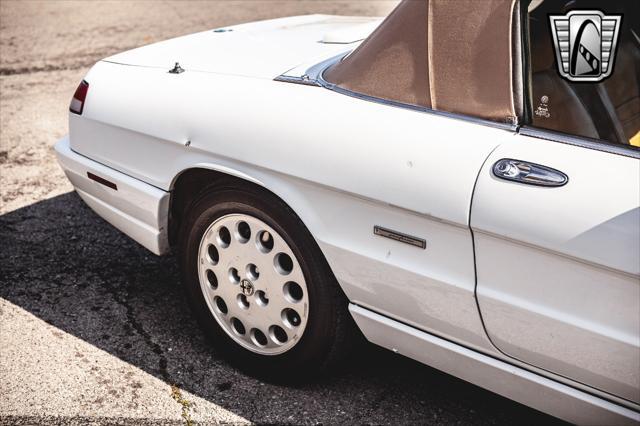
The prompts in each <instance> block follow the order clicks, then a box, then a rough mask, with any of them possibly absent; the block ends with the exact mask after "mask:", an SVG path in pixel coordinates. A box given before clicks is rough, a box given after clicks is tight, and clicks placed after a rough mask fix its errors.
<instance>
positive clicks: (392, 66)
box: [324, 0, 521, 123]
mask: <svg viewBox="0 0 640 426" xmlns="http://www.w3.org/2000/svg"><path fill="white" fill-rule="evenodd" d="M514 5H515V2H514V1H512V0H485V1H481V2H479V1H476V0H457V1H448V0H405V1H403V2H402V3H400V4H399V5H398V7H396V9H395V10H394V11H393V12H392V13H391V14H390V15H389V16H388V17H387V19H386V20H385V21H384V22H383V23H382V24H380V26H379V27H378V28H377V29H376V31H374V32H373V33H372V34H371V35H370V36H369V37H368V38H367V39H366V40H365V41H364V42H362V44H361V45H360V46H359V47H358V48H357V49H356V50H355V51H353V52H352V53H351V54H350V55H348V56H346V57H345V58H343V60H342V61H340V62H338V63H336V64H334V65H333V66H332V67H330V68H329V69H328V70H327V71H326V72H325V73H324V78H325V79H326V80H327V81H329V82H331V83H333V84H336V85H337V86H339V87H341V88H343V89H347V90H350V91H353V92H357V93H360V94H364V95H368V96H372V97H376V98H381V99H386V100H391V101H395V102H401V103H404V104H410V105H417V106H422V107H426V108H431V109H437V110H441V111H448V112H453V113H459V114H465V115H471V116H475V117H480V118H483V119H488V120H493V121H499V122H508V123H513V122H515V117H516V116H518V115H519V113H520V106H519V105H518V104H519V103H520V102H519V101H518V99H521V96H518V95H517V94H514V92H515V91H519V90H520V84H519V80H517V81H516V80H514V79H518V78H520V77H519V76H520V71H519V70H516V71H514V68H515V66H519V64H516V65H515V66H514V64H513V63H512V57H514V56H515V57H516V58H518V60H519V52H518V53H516V54H515V55H514V54H512V51H513V50H514V49H515V47H513V46H519V40H517V41H518V43H513V40H512V34H516V35H517V34H519V32H518V31H513V32H512V22H514V25H516V23H517V19H515V18H514V17H515V15H514V13H515V12H514ZM514 87H515V88H517V89H514Z"/></svg>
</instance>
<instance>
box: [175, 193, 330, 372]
mask: <svg viewBox="0 0 640 426" xmlns="http://www.w3.org/2000/svg"><path fill="white" fill-rule="evenodd" d="M234 213H241V214H246V215H250V216H253V217H255V218H257V219H259V220H262V221H263V222H265V223H266V224H268V225H269V226H271V227H272V228H273V229H274V230H275V231H276V232H277V233H279V234H280V235H281V236H282V238H283V239H284V240H285V242H286V243H287V244H288V245H289V247H290V248H291V250H292V252H293V254H294V255H295V256H296V258H297V260H298V263H299V265H300V267H301V269H302V272H303V274H304V278H305V281H306V284H307V292H308V300H309V306H308V314H307V315H308V317H307V324H306V327H305V329H304V332H303V335H302V337H301V338H300V340H299V341H298V342H297V343H296V344H295V345H294V346H293V347H292V348H291V349H289V350H288V351H286V352H284V353H282V354H278V355H261V354H257V353H254V352H251V351H250V350H248V349H246V348H244V347H242V346H240V345H239V344H238V343H236V342H235V341H234V340H233V339H232V338H231V337H230V336H229V335H228V334H227V333H226V332H225V331H224V329H223V328H222V327H221V326H220V324H219V323H218V321H217V320H216V319H215V317H214V316H213V314H212V312H211V311H210V309H209V307H208V304H207V302H206V300H205V297H204V295H203V293H202V290H201V287H200V279H199V274H198V263H199V257H198V251H199V247H200V243H201V240H202V237H203V235H204V233H205V232H206V231H207V229H208V228H209V226H210V225H211V224H212V223H213V222H214V221H216V220H217V219H219V218H221V217H223V216H226V215H228V214H234ZM179 248H180V261H181V270H182V279H183V284H184V287H185V291H186V294H187V298H188V300H189V303H190V305H191V307H192V310H193V311H194V313H195V315H196V318H197V320H198V322H199V324H200V326H201V327H202V328H203V330H204V331H205V333H206V334H207V335H208V336H209V337H210V338H211V339H212V340H213V342H214V345H215V346H216V348H217V349H218V350H220V351H221V352H222V353H223V354H224V355H226V356H227V358H229V359H230V360H231V361H233V362H234V363H235V364H237V365H238V366H239V367H240V368H242V369H244V370H248V371H249V372H250V373H252V374H257V375H260V376H262V377H265V378H275V379H277V378H276V377H272V376H273V375H281V374H287V371H291V374H292V376H291V377H289V378H287V379H291V378H294V379H295V374H296V373H299V369H300V368H309V367H311V366H318V364H321V363H322V362H323V359H325V358H326V355H327V352H328V350H330V348H331V346H332V344H333V340H334V338H335V336H334V333H335V328H336V324H335V321H334V318H335V312H334V310H335V306H334V305H335V302H334V303H332V302H333V301H334V300H335V299H334V298H333V297H332V296H333V295H332V294H331V290H332V288H331V285H333V284H334V283H332V282H331V281H335V279H334V278H333V276H332V275H331V274H327V270H328V266H326V262H325V261H324V258H323V257H322V255H321V253H320V250H319V248H318V247H317V245H316V243H315V241H314V240H313V238H312V237H311V235H310V234H309V231H307V229H306V227H305V226H304V225H303V224H302V222H301V221H300V219H299V218H298V217H297V216H295V214H293V212H292V211H291V210H290V209H289V208H288V206H286V204H284V203H283V202H282V201H280V200H279V199H277V198H276V197H274V196H272V195H270V194H264V193H261V194H256V193H255V191H251V190H247V189H217V190H215V191H209V192H206V193H204V194H203V195H202V196H201V197H199V198H197V199H196V201H195V202H194V203H193V204H192V207H191V208H190V209H189V212H188V215H187V217H186V220H185V222H184V224H183V228H182V231H181V233H180V247H179ZM323 263H325V264H323ZM328 275H329V276H328ZM335 285H336V286H337V284H335Z"/></svg>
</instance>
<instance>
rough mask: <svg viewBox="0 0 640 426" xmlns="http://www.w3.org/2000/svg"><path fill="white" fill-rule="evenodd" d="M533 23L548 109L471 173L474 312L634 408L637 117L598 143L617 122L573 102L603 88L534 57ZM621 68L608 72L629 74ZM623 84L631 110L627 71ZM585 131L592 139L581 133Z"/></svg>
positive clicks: (639, 254)
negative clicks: (619, 134)
mask: <svg viewBox="0 0 640 426" xmlns="http://www.w3.org/2000/svg"><path fill="white" fill-rule="evenodd" d="M544 12H549V11H544ZM605 12H606V11H605ZM531 19H534V17H533V16H532V17H531ZM544 19H546V16H544ZM530 25H531V35H532V39H531V49H532V50H531V54H532V61H531V62H532V67H533V74H532V80H531V81H532V84H533V87H532V93H533V105H532V106H533V107H535V106H536V105H537V104H538V103H542V102H543V101H544V103H545V106H544V110H541V113H540V115H539V116H536V115H535V113H534V117H535V118H534V120H533V122H532V126H525V127H524V128H522V129H521V130H520V134H519V135H517V136H516V137H514V138H513V140H512V141H509V142H507V143H503V144H501V145H500V146H499V147H498V148H497V149H496V150H495V151H494V152H493V153H492V154H491V155H490V157H489V158H488V160H487V161H486V162H485V165H484V167H483V169H482V170H481V172H480V175H479V178H478V183H477V185H476V189H475V192H474V197H473V204H472V211H471V227H472V231H473V234H474V241H475V253H476V268H477V298H478V304H479V307H480V312H481V316H482V318H483V321H484V324H485V328H486V331H487V333H488V335H489V337H490V339H491V341H492V342H493V343H494V345H495V346H496V347H497V348H498V349H499V350H500V351H502V352H503V353H505V354H506V355H508V356H511V357H513V358H516V359H518V360H520V361H523V362H525V363H528V364H531V365H533V366H536V367H539V368H542V369H545V370H548V371H550V372H553V373H556V374H559V375H561V376H564V377H566V378H569V379H572V380H575V381H577V382H580V383H582V384H585V385H588V386H592V387H594V388H597V389H599V390H602V391H604V392H608V393H610V394H613V395H616V396H618V397H621V398H625V399H627V400H630V401H633V402H636V403H638V402H639V401H640V161H639V158H640V155H639V154H640V152H639V151H638V150H637V149H636V148H634V147H633V146H631V145H630V144H629V143H630V142H631V143H633V138H634V135H635V137H637V135H638V131H639V130H640V119H638V120H636V121H635V122H634V121H633V120H631V121H629V120H627V121H624V120H622V119H620V121H622V122H623V123H624V126H620V127H622V128H624V131H625V132H626V134H627V136H628V138H629V140H624V139H622V138H620V139H618V140H616V141H615V142H617V143H616V144H615V145H614V144H608V143H605V142H604V141H602V140H599V139H603V135H604V134H606V133H607V132H606V127H608V128H613V127H616V126H618V125H619V124H621V123H620V122H615V121H611V122H610V123H609V126H606V125H604V124H603V121H604V118H603V117H602V116H595V117H591V119H590V118H589V116H590V115H593V114H595V113H594V111H597V110H598V105H591V104H590V103H589V102H586V103H585V102H578V101H584V98H582V99H581V96H580V94H581V92H584V91H585V90H590V89H591V87H593V88H595V89H598V90H597V91H596V92H600V93H602V92H603V90H602V89H605V91H604V94H605V95H607V92H606V90H609V89H608V88H607V87H606V86H604V87H602V88H598V87H597V86H589V84H590V83H574V85H570V84H568V83H566V82H565V81H564V80H563V79H562V78H561V77H560V75H559V74H558V73H557V72H556V69H555V64H554V62H553V59H552V60H551V61H546V62H545V58H541V57H539V56H540V55H542V56H544V55H545V53H544V52H541V51H542V50H543V49H552V47H551V46H552V45H551V46H550V45H546V44H545V42H544V41H541V39H542V37H543V36H540V37H538V36H537V35H536V31H541V32H545V31H546V26H540V27H538V29H536V25H537V23H536V22H530ZM623 42H624V39H623ZM540 43H542V44H540ZM543 45H544V46H543ZM619 54H620V55H624V54H625V52H619ZM621 57H622V56H621ZM545 63H546V64H549V65H548V68H547V67H545V65H544V64H545ZM617 66H618V69H614V74H613V77H612V79H613V78H616V72H617V73H618V74H617V75H618V76H620V74H621V73H622V74H623V73H625V72H627V71H625V65H624V62H623V61H622V60H621V61H620V62H619V63H618V64H617ZM631 76H632V77H633V74H631ZM620 81H622V82H624V83H623V84H625V85H627V84H628V86H626V88H622V89H623V90H622V91H626V94H627V97H628V98H629V99H630V103H629V105H628V107H631V108H634V107H636V108H637V106H638V105H640V101H638V99H640V98H639V97H638V86H637V85H635V84H632V81H633V78H626V79H621V80H620ZM593 84H601V83H593ZM608 84H611V83H608ZM575 85H582V86H580V87H579V89H578V90H574V88H576V87H577V86H575ZM618 89H620V88H618ZM608 93H609V95H611V98H613V97H614V96H615V93H613V92H611V91H609V92H608ZM607 96H608V95H607ZM572 99H574V100H575V101H576V102H575V103H574V102H573V101H572ZM636 103H637V105H636ZM538 106H540V105H538ZM540 108H542V107H540ZM639 109H640V108H639ZM534 111H535V110H534ZM638 113H640V111H638ZM563 115H564V118H563V119H560V118H561V117H563ZM558 116H560V117H558ZM612 117H613V120H615V119H616V116H615V110H612ZM543 127H544V128H545V129H542V128H543ZM557 130H560V131H563V132H564V133H563V134H561V133H557V132H556V131H557ZM591 131H593V132H594V133H596V134H595V135H594V136H595V137H596V138H588V137H583V136H582V135H580V133H581V132H591ZM566 133H573V136H569V135H567V134H566Z"/></svg>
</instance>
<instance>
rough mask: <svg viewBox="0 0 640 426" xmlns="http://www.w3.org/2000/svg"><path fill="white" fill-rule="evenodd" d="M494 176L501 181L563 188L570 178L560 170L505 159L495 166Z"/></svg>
mask: <svg viewBox="0 0 640 426" xmlns="http://www.w3.org/2000/svg"><path fill="white" fill-rule="evenodd" d="M493 175H494V176H495V177H498V178H500V179H505V180H510V181H513V182H519V183H524V184H527V185H537V186H562V185H565V184H566V183H567V182H569V177H568V176H567V175H565V174H564V173H562V172H561V171H559V170H556V169H552V168H551V167H546V166H541V165H540V164H534V163H529V162H526V161H520V160H513V159H511V158H503V159H502V160H498V161H497V162H496V163H495V164H494V165H493Z"/></svg>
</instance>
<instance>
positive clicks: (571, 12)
mask: <svg viewBox="0 0 640 426" xmlns="http://www.w3.org/2000/svg"><path fill="white" fill-rule="evenodd" d="M595 3H596V2H591V1H588V0H586V1H579V0H578V1H575V0H544V1H542V0H534V1H533V2H529V1H526V0H485V1H474V0H458V1H446V0H415V1H410V0H409V1H404V2H402V3H400V4H399V6H398V7H397V8H396V9H395V10H394V11H393V12H392V13H391V14H390V15H389V16H388V17H387V18H386V19H385V20H381V19H370V18H357V17H339V16H326V15H312V16H298V17H291V18H283V19H275V20H270V21H263V22H256V23H249V24H243V25H237V26H232V27H226V28H219V29H215V30H211V31H205V32H202V33H198V34H193V35H188V36H184V37H179V38H176V39H173V40H168V41H164V42H161V43H156V44H152V45H150V46H145V47H141V48H138V49H134V50H131V51H128V52H124V53H120V54H117V55H114V56H111V57H108V58H106V59H104V60H102V61H100V62H98V63H97V64H95V66H93V68H91V70H90V71H89V73H88V74H87V76H86V78H85V79H84V80H83V81H82V82H81V84H80V86H79V87H78V89H77V91H76V93H75V95H74V96H73V99H72V101H71V106H70V110H71V113H70V115H69V136H68V137H65V138H63V139H62V140H61V141H59V142H58V143H57V145H56V151H57V154H58V158H59V161H60V163H61V165H62V167H63V168H64V171H65V172H66V174H67V176H68V178H69V180H70V181H71V182H72V183H73V185H74V186H75V188H76V190H77V192H78V194H79V195H80V196H81V197H82V198H83V199H84V201H85V202H86V203H87V204H88V205H89V206H90V207H91V208H92V209H93V210H95V211H96V212H97V213H98V214H99V215H100V216H102V217H103V218H105V219H106V220H107V221H109V222H110V223H111V224H113V225H114V226H115V227H117V228H118V229H120V230H121V231H122V232H124V233H126V234H127V235H129V236H130V237H131V238H133V239H134V240H136V241H137V242H139V243H140V244H142V245H143V246H145V247H146V248H148V249H149V250H151V251H152V252H153V253H155V254H158V255H163V254H166V253H169V252H170V251H173V252H174V253H177V256H178V258H179V260H180V263H181V268H182V274H183V284H184V286H185V288H186V293H187V295H188V298H189V300H190V303H191V304H192V307H193V310H194V313H195V315H196V316H197V318H198V320H199V322H200V324H201V325H202V327H203V329H204V331H205V332H206V333H208V334H209V335H210V336H211V337H212V338H213V341H214V343H215V344H216V345H217V346H219V347H220V349H221V350H222V351H224V352H225V353H226V354H227V355H228V356H229V359H231V360H232V361H233V362H235V363H237V365H239V366H240V367H242V368H244V369H246V370H249V371H251V372H253V373H255V374H259V375H261V376H263V377H269V378H271V379H275V380H281V381H285V380H302V379H304V378H306V377H309V376H312V375H317V374H321V373H323V372H326V371H328V370H329V369H331V368H332V367H333V366H335V365H336V363H337V362H339V360H340V359H341V358H343V357H344V356H345V355H346V354H348V353H349V352H350V349H351V348H352V347H353V344H354V342H356V341H358V338H359V336H360V333H361V334H363V335H364V336H365V337H366V338H367V339H368V340H369V341H371V342H373V343H375V344H377V345H380V346H383V347H385V348H388V349H390V350H392V351H394V352H397V353H399V354H402V355H405V356H408V357H411V358H414V359H416V360H419V361H421V362H423V363H425V364H428V365H430V366H433V367H435V368H437V369H440V370H442V371H445V372H447V373H450V374H452V375H455V376H458V377H460V378H462V379H464V380H467V381H469V382H471V383H475V384H477V385H480V386H483V387H485V388H487V389H489V390H491V391H493V392H496V393H498V394H501V395H504V396H506V397H508V398H511V399H513V400H515V401H520V402H522V403H525V404H528V405H530V406H531V407H534V408H536V409H538V410H542V411H545V412H547V413H550V414H552V415H554V416H558V417H560V418H563V419H567V420H569V421H572V422H577V423H591V424H607V423H616V424H623V423H630V424H632V423H635V422H638V421H640V414H639V413H640V161H639V159H640V151H639V150H638V148H637V146H638V145H639V144H640V134H639V131H640V90H639V88H640V37H639V30H638V27H637V25H638V23H639V22H640V15H638V5H637V3H634V2H627V1H624V0H616V1H607V2H598V4H597V5H596V4H595ZM595 6H598V7H597V10H595V9H596V7H595ZM587 21H588V23H587V24H584V23H585V22H587ZM581 22H582V24H580V23H581ZM579 24H580V25H581V27H580V28H579V31H578V30H577V29H578V25H579ZM583 24H584V25H583ZM583 30H584V31H583ZM576 34H577V35H576ZM594 40H595V41H594Z"/></svg>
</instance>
